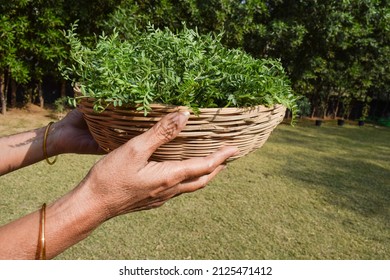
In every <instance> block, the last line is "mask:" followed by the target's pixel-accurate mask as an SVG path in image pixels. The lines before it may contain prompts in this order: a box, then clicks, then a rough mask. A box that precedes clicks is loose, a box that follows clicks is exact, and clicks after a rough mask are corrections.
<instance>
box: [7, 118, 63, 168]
mask: <svg viewBox="0 0 390 280" xmlns="http://www.w3.org/2000/svg"><path fill="white" fill-rule="evenodd" d="M54 126H55V125H52V126H51V127H50V130H49V131H48V133H49V134H48V137H47V146H46V150H47V155H48V156H49V157H50V156H53V155H56V154H57V153H56V151H55V149H54V147H53V143H54V140H53V136H52V134H53V130H54V129H55V128H54ZM45 130H46V127H43V128H38V129H35V130H31V131H27V132H23V133H20V134H15V135H11V136H6V137H2V138H0V159H1V161H0V175H3V174H6V173H9V172H11V171H14V170H17V169H19V168H22V167H25V166H28V165H31V164H34V163H36V162H38V161H41V160H43V159H44V158H45V157H44V152H43V140H44V135H45Z"/></svg>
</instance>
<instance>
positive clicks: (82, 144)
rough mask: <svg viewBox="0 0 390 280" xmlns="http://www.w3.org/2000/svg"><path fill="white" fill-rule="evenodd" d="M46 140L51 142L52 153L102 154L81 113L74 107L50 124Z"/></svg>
mask: <svg viewBox="0 0 390 280" xmlns="http://www.w3.org/2000/svg"><path fill="white" fill-rule="evenodd" d="M49 137H50V138H52V139H53V140H50V139H49V140H48V142H49V143H52V144H53V150H52V154H53V155H54V154H63V153H75V154H103V153H104V151H103V150H102V149H101V148H100V147H99V145H98V144H97V143H96V141H95V140H94V139H93V137H92V135H91V133H90V132H89V130H88V126H87V123H86V122H85V120H84V118H83V114H82V113H81V112H80V111H79V110H77V109H75V110H73V111H71V112H69V113H68V114H67V115H66V116H65V118H63V119H62V120H61V121H59V122H57V123H55V124H53V125H52V127H51V129H50V133H49Z"/></svg>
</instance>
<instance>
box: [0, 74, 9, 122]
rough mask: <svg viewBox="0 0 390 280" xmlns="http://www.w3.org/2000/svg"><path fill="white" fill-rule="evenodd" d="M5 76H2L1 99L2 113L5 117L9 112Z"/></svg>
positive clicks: (0, 82) (0, 76)
mask: <svg viewBox="0 0 390 280" xmlns="http://www.w3.org/2000/svg"><path fill="white" fill-rule="evenodd" d="M4 82H5V81H4V74H1V75H0V99H1V113H2V114H3V115H5V114H6V112H7V99H6V98H5V91H4V88H5V87H4Z"/></svg>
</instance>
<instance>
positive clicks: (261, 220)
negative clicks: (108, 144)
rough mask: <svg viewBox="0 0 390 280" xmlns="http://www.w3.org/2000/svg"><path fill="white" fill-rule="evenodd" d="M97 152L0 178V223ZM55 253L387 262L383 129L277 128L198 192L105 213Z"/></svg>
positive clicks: (388, 182)
mask: <svg viewBox="0 0 390 280" xmlns="http://www.w3.org/2000/svg"><path fill="white" fill-rule="evenodd" d="M0 121H1V120H0ZM98 159H99V157H97V156H78V155H62V156H60V157H59V159H58V161H57V163H56V164H55V165H54V166H49V165H47V164H46V163H44V162H41V163H38V164H36V165H34V166H30V167H28V168H25V169H23V170H19V171H16V172H14V173H11V174H8V175H6V176H3V177H1V178H0V192H1V196H0V223H1V224H3V223H6V222H8V221H10V220H12V219H15V218H17V217H19V216H21V215H24V214H26V213H28V212H31V211H33V210H36V209H38V208H39V207H40V205H41V204H42V203H43V202H45V201H46V202H49V201H52V200H54V199H55V198H57V197H58V196H61V195H62V194H64V193H66V192H67V191H68V190H70V189H71V188H73V187H74V186H75V185H76V184H77V183H78V182H79V181H80V180H81V179H82V178H83V176H85V174H86V173H87V172H88V170H89V168H90V167H91V166H92V165H93V163H94V162H95V161H97V160H98ZM47 242H48V243H50V240H48V241H47ZM57 259H390V129H389V128H384V127H374V126H364V127H358V126H356V125H345V126H344V127H338V126H336V125H335V124H334V123H326V124H325V125H323V126H322V127H315V126H314V125H313V123H311V122H310V123H309V122H301V123H298V125H297V126H295V127H291V126H289V125H285V124H282V125H279V126H278V128H277V129H276V130H275V131H274V133H273V134H272V135H271V137H270V139H269V140H268V142H267V143H266V144H265V145H264V146H263V147H262V148H261V149H259V150H257V151H256V152H253V153H251V154H250V155H248V156H246V157H244V158H241V159H239V160H237V161H234V162H232V163H231V164H230V165H229V166H228V168H227V169H226V170H224V171H223V172H222V173H221V174H220V175H218V176H217V178H216V179H215V180H214V181H212V182H211V183H210V184H209V186H208V187H206V188H205V189H202V190H201V191H198V192H196V193H193V194H189V195H183V196H180V197H177V198H175V199H173V200H171V201H169V202H168V203H166V204H165V205H164V206H163V207H161V208H159V209H155V210H151V211H144V212H138V213H133V214H129V215H126V216H122V217H119V218H116V219H113V220H110V221H109V222H107V223H106V224H104V225H103V226H101V227H100V228H98V229H97V230H96V231H95V232H94V233H93V234H92V235H91V236H90V237H89V238H87V239H86V240H84V241H82V242H80V243H79V244H77V245H76V246H74V247H72V248H70V249H69V250H67V251H66V252H64V253H63V254H61V255H60V256H58V257H57Z"/></svg>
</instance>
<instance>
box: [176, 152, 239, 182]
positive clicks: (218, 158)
mask: <svg viewBox="0 0 390 280" xmlns="http://www.w3.org/2000/svg"><path fill="white" fill-rule="evenodd" d="M238 152H239V151H238V149H237V148H236V147H223V148H221V149H220V150H218V151H216V152H215V153H213V154H211V155H209V156H207V157H204V158H193V159H189V160H185V161H182V162H181V164H180V165H177V166H176V169H175V170H173V172H175V173H173V176H175V177H176V178H175V179H176V180H177V183H179V182H182V181H187V180H190V179H193V178H198V177H201V176H203V175H206V174H211V173H212V172H213V171H214V170H215V169H216V168H217V167H219V166H220V165H222V164H224V163H225V161H226V160H227V159H228V158H229V157H232V156H234V155H236V154H237V153H238Z"/></svg>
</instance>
